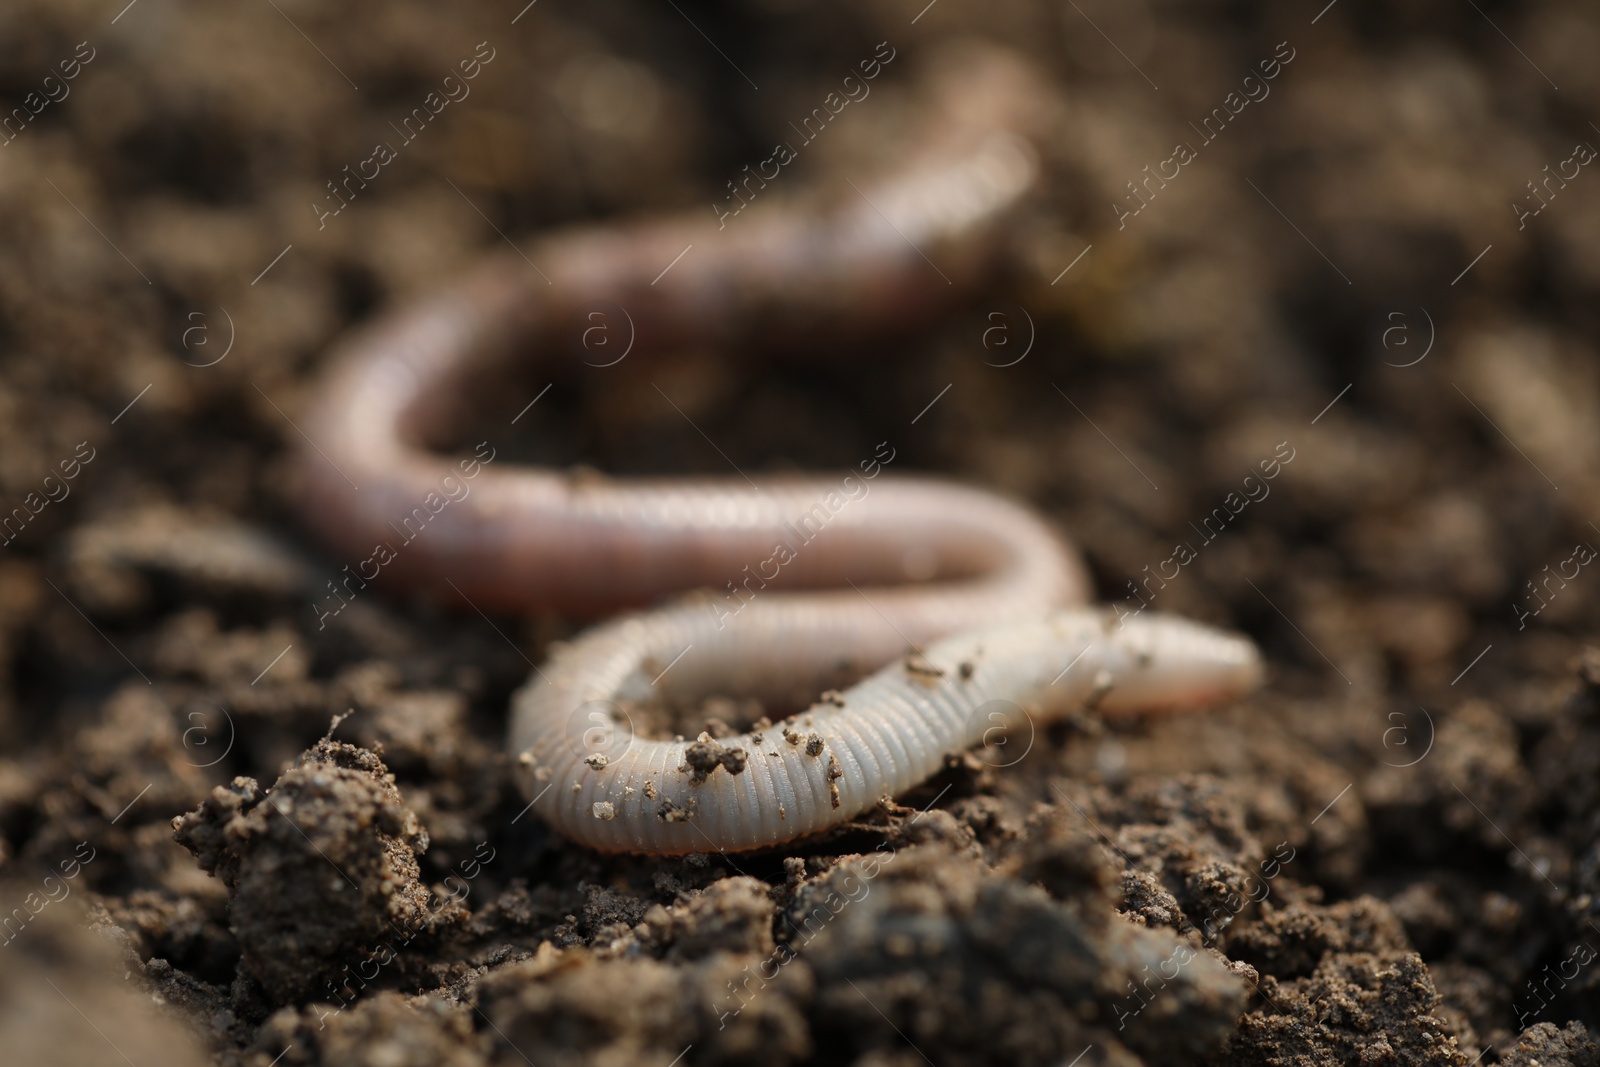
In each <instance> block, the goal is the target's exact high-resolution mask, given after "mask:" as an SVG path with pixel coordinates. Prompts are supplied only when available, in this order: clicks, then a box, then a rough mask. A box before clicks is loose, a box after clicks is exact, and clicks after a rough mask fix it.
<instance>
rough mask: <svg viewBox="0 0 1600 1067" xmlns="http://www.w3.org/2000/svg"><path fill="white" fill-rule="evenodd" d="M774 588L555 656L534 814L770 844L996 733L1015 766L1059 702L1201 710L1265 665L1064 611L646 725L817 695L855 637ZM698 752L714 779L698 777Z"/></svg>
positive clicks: (532, 747) (542, 722)
mask: <svg viewBox="0 0 1600 1067" xmlns="http://www.w3.org/2000/svg"><path fill="white" fill-rule="evenodd" d="M781 599H782V598H775V600H777V601H779V602H775V603H773V604H772V605H771V606H770V607H769V608H765V609H763V608H762V605H761V604H760V603H759V602H757V603H755V604H752V605H751V606H750V609H749V614H748V615H747V616H740V618H739V619H738V620H737V621H735V622H731V623H729V624H728V626H727V627H726V628H725V629H723V630H721V631H718V630H717V629H716V624H715V622H714V621H708V620H709V616H708V615H707V613H706V610H705V606H704V605H702V604H693V603H691V604H685V605H682V606H680V607H677V608H670V609H664V610H660V611H655V612H650V613H647V614H644V615H640V616H635V617H631V618H626V619H622V620H619V621H616V622H612V623H608V624H605V625H603V626H600V627H597V628H596V629H594V630H591V631H590V632H588V633H587V634H585V635H583V636H582V637H580V638H579V639H578V640H577V641H576V642H574V643H573V644H572V645H570V646H568V647H566V648H563V649H560V650H558V651H557V652H556V653H555V655H553V656H552V657H551V658H550V660H549V662H548V663H547V664H546V665H545V666H544V668H543V672H542V674H535V675H534V676H533V677H531V678H530V679H529V680H528V684H527V685H526V686H524V687H523V688H522V689H521V690H520V691H519V692H518V693H517V695H516V697H515V699H514V701H513V704H512V721H511V747H512V750H513V751H515V752H518V753H519V754H520V755H519V764H518V766H519V771H518V773H519V777H520V778H522V780H523V781H524V782H525V783H526V784H525V788H527V789H528V790H529V796H530V797H532V798H534V805H533V807H534V810H535V811H537V812H538V813H539V814H540V815H541V816H542V817H543V818H544V819H545V820H546V821H547V822H549V823H550V824H551V825H552V826H554V827H556V828H557V829H558V830H560V831H561V832H562V833H563V834H565V835H566V836H568V837H570V838H572V839H573V840H576V841H579V842H581V843H583V844H585V845H589V846H591V847H593V848H597V849H604V850H607V851H634V852H668V853H683V852H714V851H724V850H726V851H734V850H739V849H750V848H759V847H762V846H766V845H772V844H776V843H779V842H782V841H785V840H788V839H790V838H794V837H799V836H801V835H804V834H809V833H814V832H816V831H818V830H823V829H826V828H827V827H829V826H832V825H834V824H836V823H839V822H841V821H843V820H845V819H848V818H851V817H853V816H855V815H858V814H860V813H861V812H863V811H865V810H867V809H868V808H870V807H872V806H873V805H874V804H876V803H877V802H878V800H879V798H881V797H893V796H895V795H897V794H899V793H902V792H904V791H905V790H907V789H910V788H911V787H913V786H915V785H917V784H918V783H920V782H922V781H923V780H924V779H926V778H927V777H928V776H929V775H931V774H933V773H934V772H935V771H937V770H938V769H939V768H940V767H942V766H943V765H944V761H945V757H946V756H947V755H949V754H954V753H959V752H961V751H963V750H965V749H967V748H970V747H972V746H973V745H976V744H980V743H983V742H985V740H986V739H987V740H988V741H989V742H991V743H993V742H995V741H997V740H998V738H997V736H996V734H997V733H998V732H1000V731H1002V730H1004V731H1005V742H1004V744H1005V746H1008V747H1000V748H990V749H988V750H987V751H988V752H990V753H993V754H994V756H993V758H996V759H998V760H1002V761H1004V762H1005V763H1007V764H1009V763H1012V762H1015V761H1017V760H1019V759H1021V758H1022V755H1023V754H1024V752H1025V750H1026V746H1027V745H1028V744H1030V743H1031V739H1032V736H1033V730H1034V729H1035V728H1036V727H1039V726H1042V725H1043V724H1044V723H1045V722H1046V721H1048V720H1049V719H1051V718H1055V717H1058V716H1059V715H1061V714H1062V713H1063V712H1066V711H1070V710H1073V709H1079V708H1083V707H1085V706H1091V707H1095V708H1096V709H1098V710H1100V711H1103V712H1108V713H1116V712H1125V711H1138V710H1145V709H1169V710H1179V709H1184V708H1192V707H1198V706H1201V705H1204V704H1207V703H1211V702H1214V701H1216V700H1218V699H1222V698H1226V697H1229V696H1233V695H1236V694H1239V693H1243V692H1247V691H1249V690H1250V689H1251V688H1253V687H1254V686H1255V685H1256V684H1257V683H1258V682H1259V680H1260V676H1261V662H1260V658H1259V655H1258V654H1257V652H1256V649H1255V646H1254V645H1253V644H1252V643H1251V642H1250V641H1248V640H1246V639H1245V638H1242V637H1236V636H1232V635H1228V634H1223V633H1220V632H1218V631H1216V630H1213V629H1211V628H1209V627H1205V626H1201V625H1199V624H1197V623H1193V622H1188V621H1186V620H1184V619H1179V618H1175V617H1171V616H1160V615H1150V616H1138V617H1133V618H1130V619H1128V620H1126V621H1125V622H1123V623H1118V622H1117V621H1115V620H1114V619H1112V618H1111V617H1110V616H1109V615H1108V614H1107V613H1105V612H1101V611H1096V610H1093V609H1087V608H1067V609H1062V610H1058V611H1055V612H1051V613H1049V614H1048V615H1045V616H1043V617H1042V618H1034V619H1030V620H1025V621H1021V622H1009V623H1000V624H995V625H990V626H987V627H984V628H980V629H976V630H964V631H962V632H961V633H959V634H957V635H955V636H952V637H947V638H944V639H942V640H940V641H936V642H934V643H932V644H930V645H928V646H927V647H926V649H925V652H924V654H920V655H919V654H913V655H911V656H907V657H905V658H903V659H900V660H897V661H896V662H894V663H891V664H890V665H889V666H887V667H884V668H883V669H881V670H879V671H877V672H876V673H874V674H872V675H871V676H870V677H868V678H866V679H865V680H863V681H861V682H860V683H858V684H856V685H854V686H852V687H850V688H849V689H847V690H845V691H844V692H843V693H840V694H836V695H835V694H829V695H828V696H827V697H826V698H825V699H824V701H823V702H820V703H817V704H814V705H812V706H811V708H810V709H809V710H807V711H805V712H803V713H801V714H800V715H798V716H795V717H794V718H792V719H790V720H786V721H785V722H783V723H779V724H777V725H774V726H772V727H771V728H768V729H763V730H759V731H749V732H745V733H742V734H739V735H737V736H735V737H729V738H724V739H722V740H720V741H718V742H716V743H715V744H708V743H707V742H706V740H705V739H704V738H702V739H701V740H700V741H699V742H685V741H683V740H681V739H680V740H646V739H645V738H643V737H639V736H637V734H636V726H637V724H636V723H635V722H633V721H632V720H633V719H634V718H635V717H636V716H637V711H638V709H642V707H643V706H644V705H646V704H648V703H651V702H654V701H660V700H665V701H674V702H686V701H693V700H695V699H697V698H700V697H703V696H705V695H707V694H709V693H712V692H717V693H725V692H728V691H729V690H732V691H735V692H739V693H745V694H753V695H757V696H760V697H763V698H766V699H768V700H777V701H783V700H786V699H788V698H789V697H791V696H792V693H793V692H794V691H795V690H796V689H797V688H798V687H806V686H810V687H813V691H814V687H815V684H816V681H815V680H816V678H817V677H819V676H821V675H825V674H827V673H828V672H829V671H831V670H833V669H835V668H836V667H837V660H838V659H839V657H840V655H841V653H843V652H845V651H846V650H848V649H850V648H851V643H850V642H851V637H852V636H853V635H851V634H849V633H848V630H847V628H841V627H839V626H838V625H836V623H835V620H834V619H833V618H830V614H831V613H830V612H828V611H826V610H817V609H815V608H813V609H810V610H808V609H807V608H806V607H804V606H795V605H791V604H785V603H782V602H781ZM880 628H882V627H881V623H880ZM685 648H688V649H689V651H688V652H687V653H684V654H683V655H682V658H681V659H677V661H676V662H672V661H673V659H674V657H677V656H679V654H680V653H683V650H684V649H685ZM669 663H670V666H667V665H668V664H669ZM664 667H665V668H666V669H665V671H664V673H662V672H663V668H664ZM630 708H633V709H636V710H635V711H634V712H630V711H629V709H630ZM1009 746H1016V747H1015V748H1014V749H1011V748H1009ZM692 747H698V749H699V752H698V753H697V754H698V755H700V756H701V757H702V759H701V764H700V765H701V767H702V768H703V767H705V766H711V768H712V769H710V770H709V772H702V773H697V769H696V766H695V765H693V764H692V763H691V762H690V760H689V754H690V753H689V750H690V749H691V748H692ZM727 752H732V753H737V755H733V756H731V757H730V756H726V755H723V753H727ZM718 756H720V757H721V758H720V759H719V760H717V762H716V763H715V764H713V763H712V759H713V757H718Z"/></svg>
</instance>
